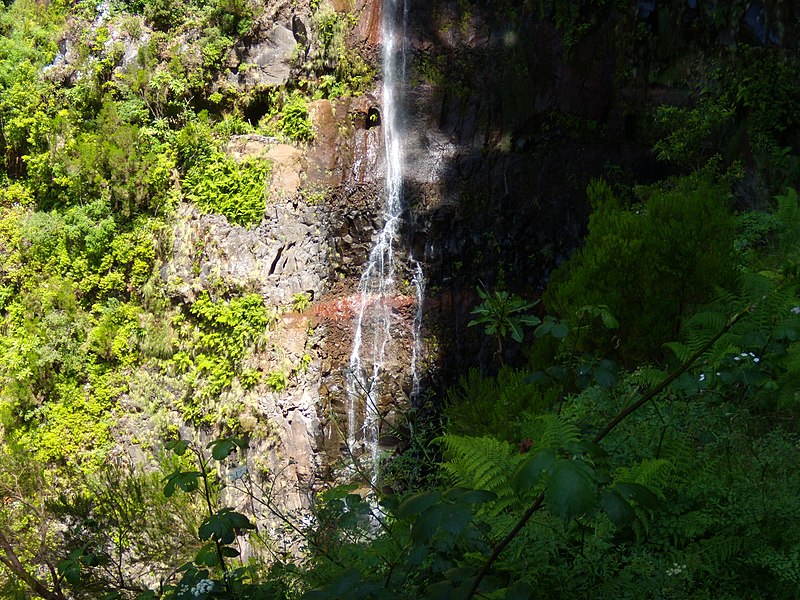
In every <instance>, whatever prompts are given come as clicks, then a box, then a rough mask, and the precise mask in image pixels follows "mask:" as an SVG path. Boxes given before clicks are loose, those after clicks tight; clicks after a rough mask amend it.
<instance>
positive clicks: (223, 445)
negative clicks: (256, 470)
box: [206, 437, 247, 460]
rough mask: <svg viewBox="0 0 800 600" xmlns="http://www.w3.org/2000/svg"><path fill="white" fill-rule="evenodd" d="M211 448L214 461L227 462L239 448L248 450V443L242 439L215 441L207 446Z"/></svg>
mask: <svg viewBox="0 0 800 600" xmlns="http://www.w3.org/2000/svg"><path fill="white" fill-rule="evenodd" d="M206 447H207V448H211V456H213V457H214V460H225V459H226V458H227V457H228V456H229V455H230V454H231V453H233V452H235V451H236V449H237V448H247V442H246V441H245V440H243V439H241V438H232V437H230V438H222V439H219V440H214V441H212V442H210V443H209V444H208V446H206Z"/></svg>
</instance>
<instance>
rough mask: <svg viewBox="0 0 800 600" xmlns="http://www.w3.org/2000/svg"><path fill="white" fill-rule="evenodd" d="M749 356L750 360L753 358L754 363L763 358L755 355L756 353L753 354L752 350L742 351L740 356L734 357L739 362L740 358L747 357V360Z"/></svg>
mask: <svg viewBox="0 0 800 600" xmlns="http://www.w3.org/2000/svg"><path fill="white" fill-rule="evenodd" d="M748 358H749V359H750V360H752V361H753V362H754V363H758V362H759V361H760V360H761V359H760V358H759V357H758V356H756V355H755V354H753V353H752V352H742V353H741V354H740V355H739V356H734V357H733V360H735V361H737V362H738V361H740V360H742V359H745V360H746V359H748Z"/></svg>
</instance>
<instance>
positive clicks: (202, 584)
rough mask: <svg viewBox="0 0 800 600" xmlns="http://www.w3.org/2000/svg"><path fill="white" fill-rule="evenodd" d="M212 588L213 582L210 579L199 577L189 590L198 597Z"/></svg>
mask: <svg viewBox="0 0 800 600" xmlns="http://www.w3.org/2000/svg"><path fill="white" fill-rule="evenodd" d="M213 589H214V582H213V581H211V580H210V579H201V580H200V581H198V582H197V584H196V585H195V586H194V587H193V588H192V589H191V590H189V591H190V592H191V593H192V595H193V596H194V597H195V598H199V597H200V596H202V595H205V594H207V593H209V592H210V591H212V590H213Z"/></svg>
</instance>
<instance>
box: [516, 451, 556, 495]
mask: <svg viewBox="0 0 800 600" xmlns="http://www.w3.org/2000/svg"><path fill="white" fill-rule="evenodd" d="M555 460H556V453H555V452H554V451H553V450H551V449H549V448H548V449H547V450H543V451H542V452H538V453H537V454H535V455H533V456H531V457H530V458H527V459H526V460H525V461H524V462H523V463H522V464H521V465H520V466H519V468H518V469H517V472H516V473H515V474H514V478H513V479H512V481H511V485H512V486H513V487H514V489H515V490H516V491H517V493H519V494H524V493H525V492H527V491H529V490H532V489H533V488H534V487H536V484H537V483H539V479H541V477H542V474H543V473H545V472H549V471H550V470H551V469H552V468H553V464H554V463H555Z"/></svg>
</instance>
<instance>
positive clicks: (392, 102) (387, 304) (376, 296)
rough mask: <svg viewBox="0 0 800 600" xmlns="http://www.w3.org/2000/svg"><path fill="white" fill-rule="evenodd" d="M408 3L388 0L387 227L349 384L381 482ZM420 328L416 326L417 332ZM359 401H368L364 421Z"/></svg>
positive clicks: (357, 426)
mask: <svg viewBox="0 0 800 600" xmlns="http://www.w3.org/2000/svg"><path fill="white" fill-rule="evenodd" d="M407 18H408V9H407V7H406V0H384V1H383V22H382V26H381V27H382V29H381V33H382V36H383V115H382V119H381V123H382V128H383V138H384V148H385V152H386V190H385V207H384V215H383V218H384V222H385V223H384V226H383V229H382V230H381V232H380V234H379V235H378V239H377V241H376V242H375V246H374V248H373V249H372V251H371V253H370V256H369V261H368V263H367V266H366V268H365V270H364V273H363V274H362V275H361V281H360V282H359V286H358V292H359V296H360V309H359V313H358V319H357V323H356V332H355V336H354V339H353V351H352V354H351V355H350V372H349V377H348V381H347V398H348V400H347V403H348V407H347V408H348V430H347V443H348V446H349V448H350V451H351V452H352V451H353V450H354V449H355V447H356V444H357V442H358V441H359V440H360V439H363V442H364V450H365V453H366V454H367V456H368V460H369V466H370V467H371V469H372V480H373V481H372V483H375V480H376V478H377V477H376V475H377V462H378V437H379V430H380V423H379V420H380V414H379V411H378V392H379V377H380V374H381V370H382V369H383V366H384V364H385V362H386V358H387V356H386V353H387V349H388V345H389V341H390V340H391V316H392V307H391V299H392V296H393V295H395V281H394V278H395V269H394V243H395V239H396V237H397V230H398V225H399V221H400V216H401V213H402V209H403V152H402V144H401V137H402V136H401V133H400V130H399V129H400V127H399V126H400V123H399V118H398V109H399V104H400V98H399V96H400V92H401V87H400V86H401V83H402V82H403V80H404V79H405V69H406V64H405V33H406V23H407ZM415 329H416V328H415ZM359 400H363V402H364V405H365V407H364V411H363V412H364V417H363V421H361V420H360V419H359V416H360V412H361V411H359V410H358V405H359Z"/></svg>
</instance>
